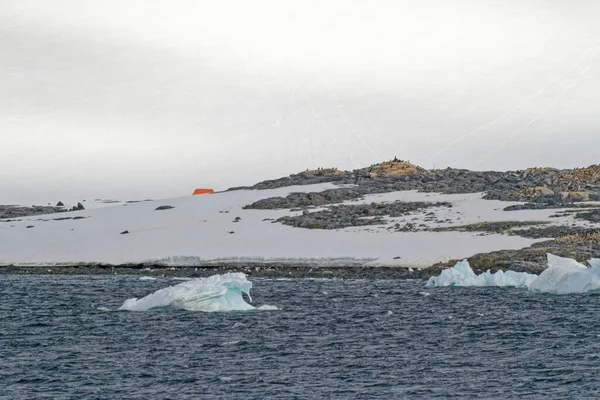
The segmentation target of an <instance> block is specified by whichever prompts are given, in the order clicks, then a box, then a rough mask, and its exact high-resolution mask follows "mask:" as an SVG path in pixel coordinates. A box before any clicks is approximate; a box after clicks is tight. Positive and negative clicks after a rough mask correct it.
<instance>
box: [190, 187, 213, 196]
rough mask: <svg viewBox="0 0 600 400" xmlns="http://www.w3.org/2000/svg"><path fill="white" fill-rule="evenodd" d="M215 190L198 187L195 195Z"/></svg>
mask: <svg viewBox="0 0 600 400" xmlns="http://www.w3.org/2000/svg"><path fill="white" fill-rule="evenodd" d="M214 192H215V191H214V190H212V189H196V190H194V196H195V195H197V194H207V193H214Z"/></svg>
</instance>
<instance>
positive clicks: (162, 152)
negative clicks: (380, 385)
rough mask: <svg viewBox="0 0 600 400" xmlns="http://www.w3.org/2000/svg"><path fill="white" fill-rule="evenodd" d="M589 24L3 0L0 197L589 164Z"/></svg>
mask: <svg viewBox="0 0 600 400" xmlns="http://www.w3.org/2000/svg"><path fill="white" fill-rule="evenodd" d="M599 37H600V1H597V0H570V1H568V0H518V1H517V0H510V1H509V0H410V1H409V0H389V1H385V0H378V1H366V0H362V1H356V0H340V1H335V0H302V1H286V0H273V1H258V0H253V1H245V0H239V1H234V0H219V1H212V0H211V1H202V0H194V1H185V0H169V1H157V0H139V1H138V0H127V1H123V0H118V1H117V0H102V1H91V0H47V1H42V0H36V1H33V0H22V1H21V0H0V204H2V203H7V202H27V201H29V200H31V201H34V200H35V201H38V200H39V201H38V202H41V201H42V200H46V199H47V201H57V199H59V198H61V197H63V196H81V197H82V198H92V197H93V198H97V197H103V198H106V197H116V198H125V197H127V198H128V199H137V198H146V197H169V196H178V195H186V194H189V193H191V192H192V190H193V189H194V188H195V187H214V188H215V189H224V188H227V187H230V186H234V185H241V184H253V183H256V182H258V181H260V180H263V179H266V178H275V177H279V176H283V175H288V174H290V173H292V172H297V171H301V170H304V169H306V168H315V167H319V166H323V167H329V166H332V167H338V168H344V169H353V168H357V167H360V166H366V165H369V164H372V163H375V162H379V161H382V160H385V159H390V158H393V157H394V156H397V157H399V158H403V159H408V160H410V161H411V162H414V163H417V164H419V165H421V166H423V167H426V168H431V167H433V166H434V165H435V166H436V167H438V168H440V167H446V166H452V167H461V168H471V169H502V170H506V169H518V168H525V167H528V166H542V165H544V166H555V167H561V168H567V167H575V166H585V165H589V164H594V163H598V162H600V118H599V115H600V65H599V64H600V41H599ZM47 201H45V202H47Z"/></svg>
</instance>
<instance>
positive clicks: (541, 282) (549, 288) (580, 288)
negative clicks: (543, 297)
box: [529, 254, 600, 294]
mask: <svg viewBox="0 0 600 400" xmlns="http://www.w3.org/2000/svg"><path fill="white" fill-rule="evenodd" d="M547 257H548V268H546V269H545V270H544V272H542V273H541V274H540V276H539V277H538V278H537V279H536V280H534V281H533V282H532V283H531V284H530V285H529V290H531V291H532V292H536V293H552V294H570V293H587V292H593V291H598V290H600V263H599V262H598V261H599V260H598V259H591V260H590V261H589V263H590V265H591V268H588V267H586V266H585V265H583V264H580V263H578V262H577V261H575V260H573V259H571V258H564V257H558V256H555V255H553V254H547Z"/></svg>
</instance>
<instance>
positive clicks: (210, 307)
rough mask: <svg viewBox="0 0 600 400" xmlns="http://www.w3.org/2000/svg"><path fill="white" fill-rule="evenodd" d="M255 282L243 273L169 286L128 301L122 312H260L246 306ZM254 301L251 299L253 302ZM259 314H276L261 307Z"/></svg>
mask: <svg viewBox="0 0 600 400" xmlns="http://www.w3.org/2000/svg"><path fill="white" fill-rule="evenodd" d="M251 288H252V282H250V281H248V280H247V279H246V275H244V274H243V273H239V272H238V273H228V274H224V275H213V276H211V277H208V278H200V279H193V280H190V281H186V282H183V283H180V284H178V285H175V286H170V287H167V288H164V289H160V290H157V291H156V292H154V293H152V294H150V295H148V296H146V297H143V298H141V299H137V298H133V299H129V300H126V301H125V302H124V303H123V305H122V306H121V307H120V308H119V310H129V311H148V310H153V309H161V308H171V309H181V310H188V311H205V312H215V311H249V310H256V309H257V308H256V307H254V306H252V305H250V304H248V303H246V302H245V301H244V299H243V297H242V293H246V294H247V295H248V297H249V298H250V289H251ZM250 301H252V298H250ZM258 309H259V310H276V309H277V307H273V306H262V307H259V308H258Z"/></svg>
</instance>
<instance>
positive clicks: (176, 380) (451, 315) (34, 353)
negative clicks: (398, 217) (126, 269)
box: [0, 276, 600, 400]
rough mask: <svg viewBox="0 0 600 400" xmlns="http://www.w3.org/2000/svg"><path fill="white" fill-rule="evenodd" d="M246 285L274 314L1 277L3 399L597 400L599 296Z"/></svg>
mask: <svg viewBox="0 0 600 400" xmlns="http://www.w3.org/2000/svg"><path fill="white" fill-rule="evenodd" d="M252 281H253V283H254V289H253V291H252V292H251V294H252V297H253V304H255V305H262V304H271V305H276V306H278V307H280V308H281V310H280V311H269V312H253V313H199V312H189V311H162V312H158V311H155V312H126V311H99V310H97V308H98V307H107V308H108V309H110V310H116V309H117V308H118V307H119V306H120V305H121V304H122V302H123V301H124V300H126V299H128V298H131V297H142V296H144V295H147V294H149V293H151V292H153V291H155V290H157V289H160V288H163V287H166V286H170V285H174V284H177V283H179V282H177V281H173V280H171V279H169V278H162V279H159V280H156V281H140V280H139V279H138V278H136V277H132V276H129V277H124V276H101V277H90V276H0V398H1V399H11V400H13V399H14V400H17V399H245V400H247V399H450V398H456V399H458V398H460V399H517V398H526V399H545V400H549V399H598V398H600V323H599V322H598V320H599V316H600V296H591V295H569V296H551V295H533V294H530V293H528V292H527V291H526V290H523V289H503V288H435V289H424V287H423V286H424V284H423V282H417V281H396V280H393V281H392V280H388V281H385V280H378V281H368V280H347V281H344V280H309V279H291V280H269V279H252Z"/></svg>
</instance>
